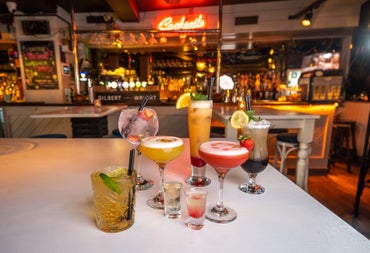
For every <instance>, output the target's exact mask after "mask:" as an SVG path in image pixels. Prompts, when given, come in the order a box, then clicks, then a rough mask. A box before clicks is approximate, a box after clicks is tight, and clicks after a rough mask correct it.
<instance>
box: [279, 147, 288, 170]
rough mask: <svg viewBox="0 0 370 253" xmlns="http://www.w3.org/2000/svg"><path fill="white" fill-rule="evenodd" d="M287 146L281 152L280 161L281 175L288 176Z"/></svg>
mask: <svg viewBox="0 0 370 253" xmlns="http://www.w3.org/2000/svg"><path fill="white" fill-rule="evenodd" d="M285 153H286V146H285V145H283V146H282V150H281V159H280V173H282V174H284V175H287V171H286V167H285V160H286V154H285Z"/></svg>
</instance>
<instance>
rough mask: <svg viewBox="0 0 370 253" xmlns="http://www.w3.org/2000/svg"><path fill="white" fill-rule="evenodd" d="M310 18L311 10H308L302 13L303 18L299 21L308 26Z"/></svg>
mask: <svg viewBox="0 0 370 253" xmlns="http://www.w3.org/2000/svg"><path fill="white" fill-rule="evenodd" d="M311 19H312V11H311V10H310V11H309V12H307V13H306V15H304V18H303V19H302V21H301V24H302V26H304V27H308V26H311Z"/></svg>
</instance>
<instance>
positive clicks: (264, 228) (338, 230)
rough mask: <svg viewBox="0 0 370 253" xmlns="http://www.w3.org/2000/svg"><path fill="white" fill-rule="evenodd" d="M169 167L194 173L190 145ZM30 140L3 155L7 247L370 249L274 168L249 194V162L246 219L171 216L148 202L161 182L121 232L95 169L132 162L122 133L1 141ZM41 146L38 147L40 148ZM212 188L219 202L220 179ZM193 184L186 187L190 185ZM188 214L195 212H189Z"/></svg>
mask: <svg viewBox="0 0 370 253" xmlns="http://www.w3.org/2000/svg"><path fill="white" fill-rule="evenodd" d="M185 142H186V149H185V151H184V153H183V155H182V156H181V157H180V158H178V159H177V160H175V161H173V162H171V163H170V164H168V166H167V168H166V171H165V179H166V180H179V181H182V182H184V180H185V179H186V178H187V177H188V175H189V174H190V169H189V160H190V159H189V149H188V142H187V140H185ZM9 143H18V144H19V143H22V145H15V146H20V147H22V146H25V145H26V146H30V145H29V144H30V143H31V144H33V145H34V147H33V148H32V149H19V150H13V152H11V153H8V154H4V155H0V161H1V167H0V202H1V207H0V217H1V221H0V252H4V253H5V252H6V253H12V252H31V253H32V252H38V253H40V252H53V253H57V252H63V253H64V252H161V253H163V252H176V253H179V252H186V253H189V252H310V253H311V252H326V253H328V252H335V253H338V252H370V242H369V240H368V239H367V238H365V237H364V236H362V235H361V234H360V233H358V232H357V231H356V230H354V229H353V228H352V227H350V226H349V225H348V224H346V223H345V222H344V221H343V220H341V219H340V218H339V217H337V216H336V215H334V214H333V213H332V212H331V211H329V210H328V209H327V208H325V207H324V206H322V205H321V204H320V203H319V202H317V201H316V200H315V199H313V198H312V197H311V196H310V195H308V194H307V193H306V192H305V191H303V190H302V189H301V188H299V187H298V186H297V185H295V184H294V183H292V182H290V181H289V180H288V179H287V178H285V177H284V176H283V175H281V174H280V173H279V172H278V171H276V170H275V169H274V168H272V167H271V166H268V168H267V169H266V170H265V171H263V172H262V173H261V174H260V175H259V176H258V177H257V181H258V182H259V183H261V184H262V185H264V186H265V187H266V192H265V193H264V194H262V195H259V196H253V195H248V194H246V193H243V192H241V191H240V190H239V189H238V186H239V185H240V184H241V183H244V182H246V180H247V174H246V173H245V172H244V171H243V170H242V169H240V168H235V169H233V170H231V171H230V172H229V174H228V175H227V176H226V180H225V188H224V200H225V204H226V205H227V206H230V207H233V208H234V209H235V210H236V211H237V213H238V217H237V219H236V220H235V221H233V222H231V223H228V224H216V223H212V222H209V221H206V226H205V227H204V228H203V229H202V230H199V231H193V230H191V229H189V228H188V227H187V226H186V225H185V223H184V217H182V218H181V219H178V220H168V219H166V218H165V217H164V215H163V211H161V210H154V209H151V208H150V207H148V206H147V205H146V203H145V202H146V200H147V199H148V198H150V197H151V196H153V195H154V193H155V192H156V191H157V187H158V184H157V185H156V186H155V187H154V188H152V189H151V190H147V191H138V192H137V193H136V208H135V209H136V220H135V224H134V225H133V227H131V228H130V229H128V230H126V231H123V232H119V233H112V234H111V233H105V232H102V231H100V230H98V229H97V227H96V225H95V223H94V212H93V203H92V198H91V195H92V194H91V193H92V191H91V184H90V173H91V172H92V171H94V170H96V169H99V168H102V167H104V166H107V165H110V164H123V165H127V161H128V149H129V145H127V143H126V142H125V141H124V140H121V139H1V140H0V146H1V145H9ZM31 146H32V145H31ZM142 174H143V175H144V176H145V177H147V178H151V179H154V180H155V181H156V182H158V179H159V172H158V170H157V168H156V165H155V164H154V163H153V162H152V161H150V160H148V159H146V158H145V157H143V169H142ZM207 175H208V176H209V177H210V178H211V179H212V183H211V185H209V186H207V187H206V188H205V189H206V190H207V191H208V192H209V195H208V204H214V203H215V202H216V200H217V186H218V182H217V176H216V173H215V172H214V170H213V169H211V168H209V169H208V170H207ZM186 187H187V186H185V184H184V188H186ZM183 216H185V215H183Z"/></svg>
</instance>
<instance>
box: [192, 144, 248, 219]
mask: <svg viewBox="0 0 370 253" xmlns="http://www.w3.org/2000/svg"><path fill="white" fill-rule="evenodd" d="M199 154H200V156H201V157H202V159H204V160H205V161H206V162H207V163H208V164H210V165H211V166H212V167H213V168H214V169H215V170H216V172H217V174H218V181H219V192H218V201H217V204H216V205H215V206H214V207H212V208H210V209H208V210H207V213H206V218H207V219H208V220H210V221H213V222H217V223H227V222H230V221H233V220H235V219H236V216H237V214H236V212H235V210H233V209H231V208H230V207H226V206H224V203H223V186H224V179H225V176H226V174H227V172H229V170H230V169H232V168H235V167H238V166H239V165H240V164H242V163H243V162H245V161H246V160H247V159H248V156H249V151H248V150H247V149H246V148H244V147H241V146H240V145H239V143H237V142H232V141H208V142H204V143H202V144H201V145H200V147H199Z"/></svg>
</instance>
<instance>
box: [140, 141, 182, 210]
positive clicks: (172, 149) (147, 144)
mask: <svg viewBox="0 0 370 253" xmlns="http://www.w3.org/2000/svg"><path fill="white" fill-rule="evenodd" d="M139 150H140V152H141V153H142V154H144V155H145V156H146V157H148V158H149V159H151V160H153V161H154V162H156V163H157V164H158V166H159V172H160V186H159V191H158V193H157V195H156V196H155V197H154V198H152V199H149V200H148V201H147V204H148V205H149V206H150V207H153V208H156V209H163V208H164V205H163V200H164V199H163V183H164V169H165V166H166V164H167V163H168V162H170V161H172V160H174V159H175V158H177V157H179V156H180V155H181V153H182V152H183V151H184V142H183V141H182V139H181V138H178V137H174V136H152V137H146V138H143V139H142V140H141V143H140V146H139Z"/></svg>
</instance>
